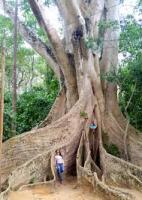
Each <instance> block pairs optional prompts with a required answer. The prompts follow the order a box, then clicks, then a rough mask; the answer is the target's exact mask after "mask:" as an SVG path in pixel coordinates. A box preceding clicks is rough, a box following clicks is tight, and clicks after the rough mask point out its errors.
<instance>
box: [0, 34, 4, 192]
mask: <svg viewBox="0 0 142 200" xmlns="http://www.w3.org/2000/svg"><path fill="white" fill-rule="evenodd" d="M1 49H2V50H1V63H0V159H1V154H2V140H3V113H4V77H5V33H4V40H3V43H2V46H1ZM0 189H1V172H0Z"/></svg>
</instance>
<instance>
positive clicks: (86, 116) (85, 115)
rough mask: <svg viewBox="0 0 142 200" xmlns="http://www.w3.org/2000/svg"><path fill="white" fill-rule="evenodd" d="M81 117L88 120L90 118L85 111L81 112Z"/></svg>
mask: <svg viewBox="0 0 142 200" xmlns="http://www.w3.org/2000/svg"><path fill="white" fill-rule="evenodd" d="M80 117H82V118H84V119H87V118H88V114H87V113H86V112H85V111H80Z"/></svg>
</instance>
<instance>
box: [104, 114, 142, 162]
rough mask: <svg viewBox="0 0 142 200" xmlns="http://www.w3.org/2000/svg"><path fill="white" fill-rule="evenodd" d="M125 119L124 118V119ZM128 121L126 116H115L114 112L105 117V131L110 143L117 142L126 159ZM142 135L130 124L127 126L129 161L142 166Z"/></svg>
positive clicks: (122, 156)
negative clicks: (125, 138) (125, 139)
mask: <svg viewBox="0 0 142 200" xmlns="http://www.w3.org/2000/svg"><path fill="white" fill-rule="evenodd" d="M122 119H123V120H122ZM127 124H128V122H127V121H126V120H125V119H124V117H123V116H122V114H121V116H119V117H117V118H116V117H115V116H114V115H113V113H107V115H105V117H104V128H103V131H104V133H105V134H106V135H107V136H108V143H112V144H115V145H116V146H117V147H118V148H119V151H120V153H121V158H123V159H125V158H126V157H125V151H124V149H125V148H124V145H122V144H124V136H125V135H126V132H125V130H126V127H127ZM141 151H142V135H141V134H139V133H138V132H136V130H135V129H134V128H133V127H132V126H131V125H130V124H129V126H128V127H127V152H128V158H129V161H130V162H131V163H133V164H135V165H138V166H142V153H141Z"/></svg>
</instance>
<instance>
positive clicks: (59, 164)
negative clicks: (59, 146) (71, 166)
mask: <svg viewBox="0 0 142 200" xmlns="http://www.w3.org/2000/svg"><path fill="white" fill-rule="evenodd" d="M55 164H56V170H57V175H58V178H59V181H60V183H62V181H63V172H64V160H63V157H62V154H61V152H60V151H59V150H57V151H56V155H55Z"/></svg>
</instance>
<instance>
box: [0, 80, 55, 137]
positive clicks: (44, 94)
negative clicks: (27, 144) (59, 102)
mask: <svg viewBox="0 0 142 200" xmlns="http://www.w3.org/2000/svg"><path fill="white" fill-rule="evenodd" d="M51 85H52V83H51ZM57 92H58V85H56V87H55V86H54V91H53V92H51V91H50V92H49V91H48V90H47V88H42V87H38V88H37V87H36V88H33V89H31V90H30V91H28V92H24V93H23V94H21V95H20V96H19V97H18V101H17V115H16V124H17V129H16V131H17V134H20V133H23V132H25V131H29V130H31V129H32V128H33V127H35V126H36V125H38V124H39V123H40V122H41V121H42V120H44V119H45V117H46V116H47V114H48V112H49V111H50V109H51V107H52V104H53V102H54V100H55V97H56V95H57ZM11 119H12V108H11V94H9V93H6V95H5V110H4V138H3V140H7V139H9V138H10V137H11V136H12V134H11Z"/></svg>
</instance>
